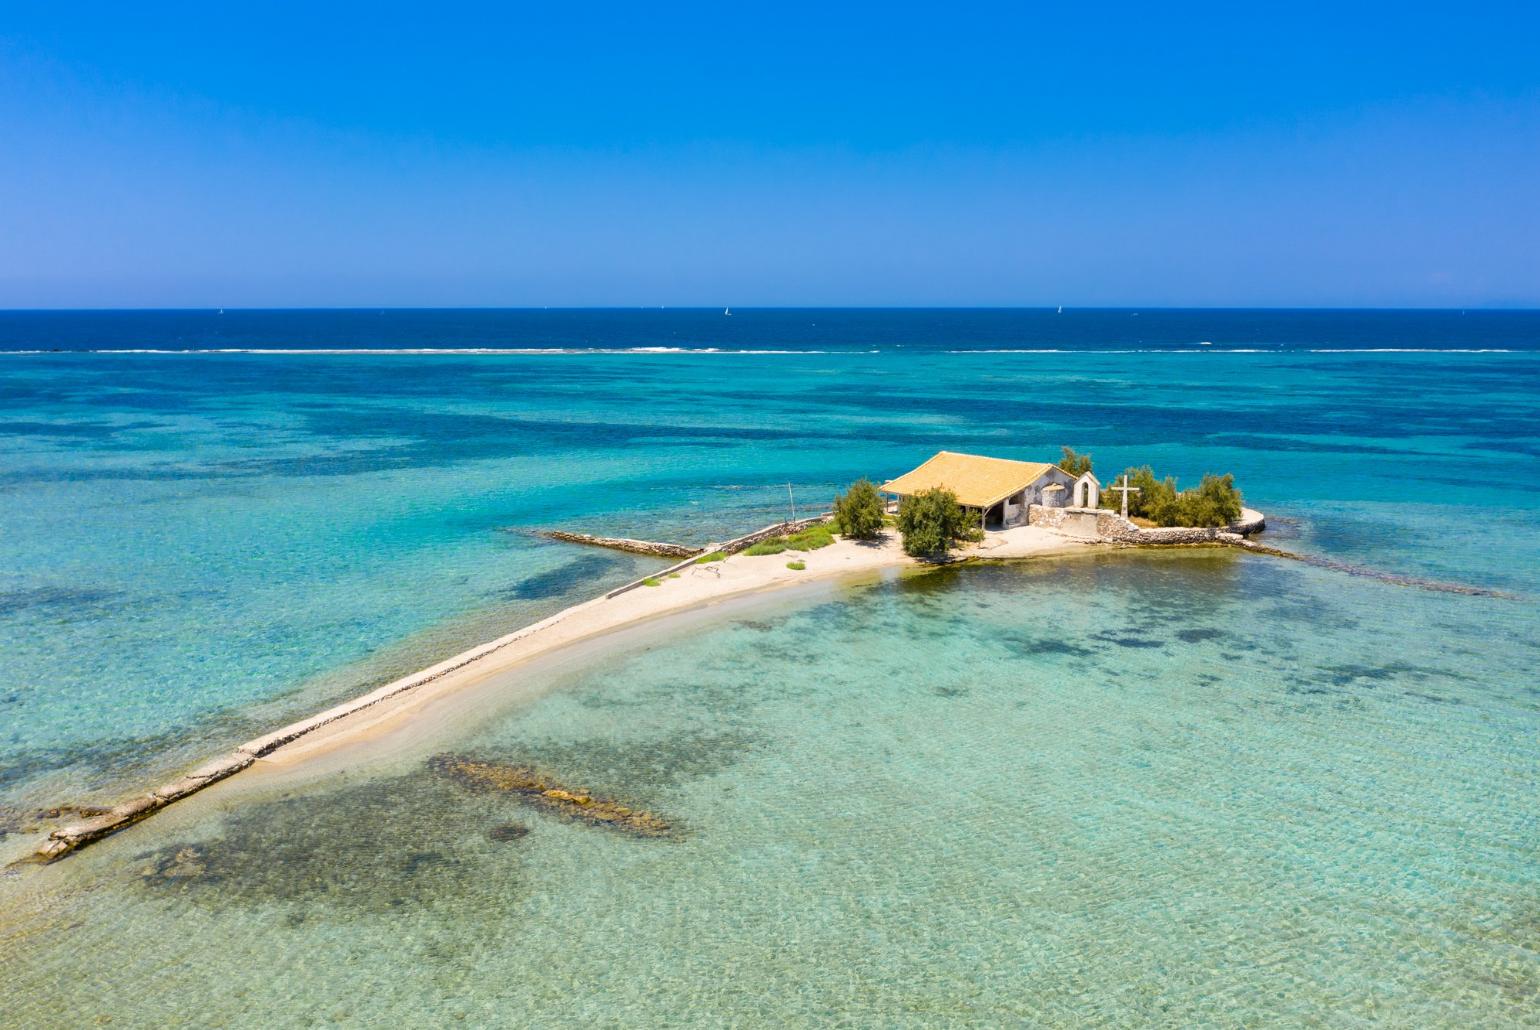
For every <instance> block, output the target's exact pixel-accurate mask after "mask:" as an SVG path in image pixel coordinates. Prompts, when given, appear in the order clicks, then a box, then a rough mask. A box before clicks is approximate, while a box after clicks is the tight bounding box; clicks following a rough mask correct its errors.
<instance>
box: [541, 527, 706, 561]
mask: <svg viewBox="0 0 1540 1030" xmlns="http://www.w3.org/2000/svg"><path fill="white" fill-rule="evenodd" d="M537 535H538V536H543V537H545V538H546V539H548V540H560V541H561V542H562V543H567V544H586V545H588V546H590V547H608V548H609V549H610V550H612V551H625V552H627V553H629V554H646V555H651V556H652V557H654V558H693V557H695V556H696V555H697V554H700V553H702V552H701V549H700V548H699V547H687V546H685V545H684V544H668V543H660V542H658V541H656V540H632V539H630V538H629V537H622V536H594V535H593V534H591V533H569V532H568V531H566V530H564V529H542V530H539V531H538V533H537Z"/></svg>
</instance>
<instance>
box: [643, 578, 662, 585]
mask: <svg viewBox="0 0 1540 1030" xmlns="http://www.w3.org/2000/svg"><path fill="white" fill-rule="evenodd" d="M662 585H663V581H662V580H661V579H659V578H658V577H657V576H648V577H647V578H646V579H644V580H642V586H644V587H660V586H662Z"/></svg>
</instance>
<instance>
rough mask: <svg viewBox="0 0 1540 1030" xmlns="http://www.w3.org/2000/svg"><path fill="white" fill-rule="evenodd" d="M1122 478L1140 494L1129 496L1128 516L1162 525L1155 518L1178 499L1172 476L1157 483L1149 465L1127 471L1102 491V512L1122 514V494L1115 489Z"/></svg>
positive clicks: (1174, 480)
mask: <svg viewBox="0 0 1540 1030" xmlns="http://www.w3.org/2000/svg"><path fill="white" fill-rule="evenodd" d="M1123 476H1127V477H1128V485H1129V486H1131V487H1134V488H1136V489H1137V490H1138V491H1139V492H1138V493H1131V494H1129V495H1128V514H1130V515H1132V516H1135V517H1143V518H1147V519H1150V520H1152V521H1155V522H1159V521H1160V520H1159V519H1158V518H1156V517H1155V513H1156V512H1157V511H1160V510H1162V509H1163V508H1165V507H1166V506H1167V505H1169V504H1171V503H1172V502H1173V501H1174V500H1175V499H1176V479H1175V478H1173V477H1171V476H1167V477H1166V478H1165V479H1156V478H1155V472H1154V470H1153V469H1151V468H1150V467H1149V466H1148V465H1144V466H1142V467H1140V468H1128V469H1124V470H1123V475H1120V476H1118V477H1117V478H1116V479H1115V480H1113V481H1112V482H1111V483H1109V484H1107V485H1106V486H1104V487H1102V507H1103V508H1106V509H1108V510H1109V511H1121V510H1122V508H1123V494H1122V491H1120V490H1117V489H1115V487H1116V486H1117V485H1118V484H1120V483H1122V482H1123Z"/></svg>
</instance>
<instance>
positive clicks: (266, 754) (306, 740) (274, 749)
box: [21, 526, 1110, 862]
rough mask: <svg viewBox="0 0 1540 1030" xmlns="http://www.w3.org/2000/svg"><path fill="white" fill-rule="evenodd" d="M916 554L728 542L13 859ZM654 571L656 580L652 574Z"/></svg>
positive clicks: (1029, 540)
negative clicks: (631, 639) (559, 658)
mask: <svg viewBox="0 0 1540 1030" xmlns="http://www.w3.org/2000/svg"><path fill="white" fill-rule="evenodd" d="M768 528H773V527H767V529H768ZM765 533H766V530H760V531H757V532H756V533H753V534H749V536H750V537H759V536H761V535H763V534H765ZM740 539H744V538H740ZM986 543H987V545H988V546H987V547H983V548H981V547H980V546H978V545H971V546H969V547H966V548H963V549H962V550H961V551H960V552H959V553H958V556H957V560H960V561H966V560H968V559H972V558H985V559H990V560H995V559H1025V558H1036V557H1056V556H1063V555H1069V554H1075V553H1087V552H1090V551H1100V550H1106V549H1110V548H1109V545H1107V544H1103V543H1097V542H1094V541H1086V540H1076V539H1070V538H1066V537H1064V536H1060V535H1059V534H1056V533H1053V532H1051V531H1049V530H1046V529H1042V528H1039V527H1028V526H1022V527H1018V528H1016V529H1012V530H1007V531H1005V532H1002V533H994V534H991V537H990V539H989V540H988V541H986ZM793 560H795V561H799V562H802V563H804V564H805V568H804V569H800V570H793V569H790V568H788V567H787V563H788V562H789V561H793ZM927 564H928V563H925V562H921V561H919V560H917V559H914V558H911V557H909V556H908V555H905V554H904V553H903V551H902V549H901V548H900V546H899V543H898V540H897V536H896V534H893V533H891V532H890V533H886V534H884V536H883V538H882V539H881V540H880V541H879V542H877V543H870V544H868V543H859V542H855V541H849V540H844V539H838V540H836V542H835V543H834V544H832V545H830V546H828V547H824V548H820V549H818V550H815V551H786V552H782V553H780V554H773V555H754V556H750V555H745V554H733V555H731V556H729V557H728V558H726V559H723V560H721V561H717V562H711V563H707V564H697V563H696V562H695V560H694V559H690V560H688V561H687V562H685V563H682V564H680V565H676V566H673V567H671V568H669V569H663V570H660V571H659V572H657V573H655V574H653V575H652V576H649V577H646V579H644V580H639V581H637V582H636V583H633V584H627V585H626V586H625V587H622V588H619V589H617V590H611V591H609V592H607V593H604V594H600V595H599V596H597V597H593V598H590V599H589V600H586V601H581V602H578V603H577V604H574V605H571V606H570V607H567V608H564V609H562V610H561V611H559V612H557V613H555V614H554V615H551V616H548V617H547V618H545V619H542V620H540V621H538V622H534V623H531V624H529V625H527V626H523V627H520V628H518V629H515V630H513V631H512V632H510V633H507V634H505V635H503V636H501V637H498V638H496V639H494V640H491V641H488V642H486V643H483V644H479V645H477V646H475V647H472V648H469V649H467V650H465V651H462V652H460V653H459V654H456V655H454V656H452V657H450V658H447V659H445V660H443V661H441V662H438V663H436V664H434V665H431V666H429V667H427V668H425V669H421V670H418V671H417V672H414V673H412V674H410V675H407V676H404V677H401V678H399V679H396V680H393V681H392V682H390V683H386V684H384V685H383V686H380V687H377V688H375V689H374V690H372V691H369V692H368V693H366V694H363V695H360V696H359V697H355V698H352V699H349V700H347V701H344V702H342V703H340V704H337V705H333V706H332V707H330V708H327V709H325V710H323V711H321V712H318V713H315V714H313V715H311V716H308V717H306V718H304V719H301V720H298V721H296V722H292V723H289V724H288V725H286V726H283V727H281V728H279V729H276V730H273V731H271V732H269V733H266V734H263V735H261V736H259V737H255V738H253V739H251V740H248V741H246V742H245V743H243V744H240V745H238V746H237V747H236V748H235V749H234V750H232V751H231V752H229V753H227V754H225V755H223V756H221V757H218V758H214V759H212V760H210V761H208V762H205V763H203V764H202V765H200V766H198V767H197V768H195V769H193V770H191V771H190V772H187V773H185V774H184V775H182V776H181V777H179V778H177V779H175V780H173V781H171V782H170V783H167V784H164V785H162V786H161V787H159V788H157V789H155V790H151V791H148V792H146V793H144V794H141V795H138V796H136V797H133V798H131V799H129V800H127V801H124V802H122V803H120V804H118V805H115V806H113V807H112V808H110V809H109V810H108V811H107V812H105V813H102V814H98V815H93V816H91V817H89V818H85V819H79V820H76V821H74V822H71V823H68V824H66V825H64V826H60V827H57V828H55V829H53V830H52V831H51V832H49V833H48V834H47V836H46V837H45V838H44V839H43V840H42V841H41V842H40V843H39V844H38V845H37V846H36V847H35V848H34V849H31V851H30V854H29V855H28V856H26V857H23V858H22V859H21V860H22V861H29V860H30V861H42V862H52V861H56V860H57V859H60V858H63V857H65V856H67V855H69V854H71V853H73V852H74V851H76V850H78V849H79V848H82V847H85V846H87V845H89V844H91V843H94V842H95V841H98V840H100V839H102V838H104V837H107V836H110V835H112V834H114V833H117V832H119V831H120V830H123V829H126V828H128V827H130V826H132V825H133V824H134V823H136V822H139V821H141V820H143V819H145V818H148V817H149V816H151V815H153V814H155V813H156V812H158V811H160V810H162V809H164V808H166V807H167V806H169V805H171V804H174V803H176V802H177V801H180V800H182V799H183V798H186V797H189V796H191V795H193V794H196V793H199V792H201V791H203V790H204V789H206V788H208V787H211V786H213V785H214V784H216V783H219V782H222V781H224V780H226V779H229V778H230V777H233V776H235V775H236V774H238V773H240V772H243V771H244V770H246V769H249V768H252V767H253V766H257V765H259V764H260V765H261V766H262V767H264V768H269V769H278V768H285V767H293V766H297V765H299V764H302V763H304V762H307V761H309V760H311V759H312V758H314V757H316V756H318V755H320V754H324V753H326V752H328V751H332V750H336V749H339V748H341V747H344V746H346V745H348V744H350V743H354V742H360V741H364V740H368V739H372V738H375V737H379V736H382V735H385V734H388V733H391V732H394V731H396V730H398V729H400V728H403V727H404V726H405V725H406V723H407V722H409V721H410V719H411V718H413V717H414V716H415V715H416V714H417V713H418V712H420V710H421V709H422V708H424V707H425V706H427V705H429V704H431V703H433V702H434V701H436V700H439V699H441V698H443V697H446V696H448V695H451V694H456V693H459V692H461V691H463V690H466V689H468V688H470V687H473V686H476V685H478V684H481V683H483V682H484V681H486V680H488V679H491V678H493V677H498V676H502V675H505V674H507V673H509V672H511V671H513V670H515V669H517V668H518V667H520V666H522V665H524V664H526V663H528V662H530V661H532V660H534V659H536V658H542V657H547V656H550V655H552V654H553V653H555V652H558V651H561V650H563V649H566V648H569V647H573V646H575V645H578V644H581V643H585V642H588V641H592V640H594V639H595V638H598V637H602V636H605V635H608V634H611V633H614V632H615V631H617V630H621V629H624V628H627V627H630V626H633V625H636V624H640V623H644V622H650V621H654V620H658V619H662V618H666V617H669V616H674V615H677V614H679V613H681V612H687V611H690V610H695V609H703V608H708V607H710V606H712V605H714V604H716V603H719V602H721V601H724V600H728V599H732V598H739V597H744V596H747V595H751V594H760V593H766V592H770V591H775V590H780V589H785V588H787V587H791V586H795V585H798V584H810V583H815V582H818V581H820V580H831V579H838V578H854V577H859V576H863V575H870V574H874V573H880V572H883V571H886V570H903V569H905V568H925V567H927ZM659 577H663V578H659ZM654 582H655V583H656V584H657V585H655V586H654V585H651V584H652V583H654Z"/></svg>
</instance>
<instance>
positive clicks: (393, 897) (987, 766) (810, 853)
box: [0, 556, 1540, 1026]
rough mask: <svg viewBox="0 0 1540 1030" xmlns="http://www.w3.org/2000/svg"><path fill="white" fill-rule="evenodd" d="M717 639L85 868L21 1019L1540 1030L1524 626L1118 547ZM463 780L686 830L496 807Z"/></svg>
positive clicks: (36, 971) (625, 654)
mask: <svg viewBox="0 0 1540 1030" xmlns="http://www.w3.org/2000/svg"><path fill="white" fill-rule="evenodd" d="M706 629H707V630H709V632H701V627H698V626H697V627H692V628H691V629H690V630H689V631H688V632H680V633H677V634H673V635H671V636H668V637H665V638H663V639H655V640H652V641H650V642H648V643H646V644H638V643H633V644H632V645H631V646H629V647H628V648H627V649H625V650H623V651H621V652H619V653H615V654H611V655H608V656H605V657H603V658H600V659H595V660H593V661H591V662H590V663H588V664H587V665H586V666H584V667H581V668H578V669H575V670H566V671H562V672H551V673H546V674H544V677H543V678H544V682H542V683H541V684H539V686H540V687H541V688H542V689H548V690H549V691H550V692H549V693H546V694H545V695H544V696H543V697H542V698H541V699H540V700H538V701H535V702H533V703H530V704H525V705H518V706H514V707H513V708H512V709H511V710H504V711H501V712H498V713H496V714H495V715H492V716H491V717H489V718H488V719H486V720H478V721H476V722H472V723H470V724H467V725H462V726H460V727H459V728H457V729H455V730H453V731H450V732H446V733H444V734H443V735H441V737H440V738H439V739H436V740H429V741H424V742H423V744H422V746H421V748H420V749H419V751H418V752H414V753H412V754H409V755H401V754H395V755H393V756H392V757H391V758H390V759H389V760H388V761H385V762H383V763H380V764H378V765H364V766H361V767H355V768H354V769H353V771H351V772H350V773H348V774H346V775H343V776H341V777H338V778H334V779H332V780H331V781H329V782H328V784H327V785H326V786H324V787H322V788H321V789H319V790H311V791H305V790H294V791H286V792H285V793H283V794H281V795H277V796H271V797H266V798H261V797H259V798H255V799H254V798H250V797H247V798H242V799H241V800H240V803H238V804H237V803H235V802H234V801H218V800H217V799H215V798H214V795H212V794H211V795H205V796H204V797H205V798H206V799H209V803H208V804H206V805H204V806H203V807H202V809H201V810H200V811H198V813H197V814H196V817H194V816H193V815H192V814H191V813H188V814H187V815H186V816H185V817H182V816H178V817H173V816H171V815H168V816H165V817H161V818H157V819H156V820H152V821H151V822H150V823H148V824H146V825H144V826H142V827H140V828H137V829H136V830H135V831H134V832H133V833H132V834H125V835H122V836H120V837H118V838H115V839H113V840H112V841H109V842H107V843H105V844H102V845H98V846H97V847H95V848H93V849H91V850H89V851H87V852H85V853H83V854H82V855H80V856H78V857H76V858H73V859H71V860H70V861H69V863H66V865H65V866H59V867H55V868H54V869H53V870H50V871H49V872H50V873H57V872H66V871H67V879H66V878H64V877H61V878H60V880H58V881H55V884H54V885H53V886H52V887H51V888H50V889H48V890H46V891H43V892H42V893H40V894H36V895H30V896H29V897H28V899H27V904H26V911H25V913H24V916H25V919H26V920H27V921H28V925H29V926H30V927H31V928H32V929H33V930H34V931H35V935H29V934H24V933H16V932H14V931H13V932H12V933H11V934H10V935H9V936H8V937H6V938H4V939H3V940H0V958H3V961H4V962H5V964H6V968H7V980H8V991H9V992H10V994H11V996H12V998H13V999H14V1004H15V1007H13V1008H11V1009H10V1011H9V1013H8V1018H10V1019H12V1020H14V1021H15V1025H18V1026H19V1025H39V1024H40V1023H48V1022H50V1021H51V1020H52V1019H54V1018H56V1017H57V1015H58V1014H59V1013H61V1012H68V1013H69V1014H70V1015H71V1017H72V1018H73V1019H74V1020H75V1021H76V1022H77V1023H78V1022H85V1021H88V1020H90V1019H92V1018H95V1017H96V1016H97V1015H102V1014H110V1015H112V1016H114V1017H115V1018H116V1020H117V1021H127V1022H129V1023H130V1025H153V1024H164V1023H168V1022H169V1023H174V1022H177V1021H179V1020H180V1019H182V1018H185V1017H186V1015H187V1013H188V1012H189V1006H190V1005H192V1004H194V1002H193V999H196V1011H197V1014H198V1018H199V1020H200V1022H203V1023H205V1024H206V1025H258V1024H261V1025H317V1024H327V1023H344V1024H350V1025H361V1024H369V1025H372V1024H374V1023H383V1022H386V1021H391V1022H406V1023H409V1024H414V1025H421V1024H442V1023H446V1022H450V1021H454V1020H460V1019H464V1020H466V1021H469V1022H471V1023H473V1024H483V1025H485V1024H489V1023H518V1024H522V1025H621V1024H625V1025H638V1024H642V1025H676V1024H686V1025H723V1024H733V1023H753V1024H759V1025H764V1024H777V1025H784V1024H791V1025H803V1024H822V1023H828V1022H844V1023H848V1024H851V1025H872V1024H895V1023H897V1024H913V1025H949V1024H982V1025H999V1024H1001V1023H1016V1022H1026V1023H1034V1024H1050V1025H1052V1024H1065V1025H1109V1026H1126V1025H1130V1024H1149V1023H1158V1024H1173V1025H1193V1024H1195V1023H1202V1024H1224V1025H1241V1024H1247V1025H1264V1024H1265V1025H1277V1024H1279V1023H1295V1024H1305V1023H1310V1024H1319V1023H1322V1022H1325V1023H1329V1024H1334V1025H1355V1024H1358V1023H1363V1022H1369V1021H1376V1020H1378V1021H1384V1022H1387V1023H1389V1024H1391V1025H1401V1026H1437V1025H1488V1026H1491V1025H1521V1024H1524V1023H1526V1022H1532V1021H1533V1016H1534V1012H1535V1011H1536V1009H1535V1001H1536V997H1537V991H1540V961H1537V959H1540V956H1537V953H1536V950H1535V945H1536V937H1535V931H1536V927H1537V918H1540V909H1537V908H1536V904H1535V899H1536V898H1537V897H1540V893H1537V889H1540V869H1537V867H1536V863H1535V853H1534V845H1535V828H1536V814H1537V801H1536V799H1537V797H1540V793H1537V790H1536V788H1537V786H1540V784H1537V779H1540V755H1537V752H1536V748H1535V736H1534V729H1535V719H1536V709H1537V700H1540V699H1537V691H1536V689H1535V685H1534V681H1533V677H1532V675H1531V673H1530V670H1531V669H1532V667H1533V665H1534V662H1535V659H1536V657H1537V654H1536V646H1535V642H1534V638H1533V634H1532V630H1533V626H1532V624H1530V623H1528V622H1526V617H1525V616H1522V615H1521V614H1520V613H1519V610H1518V609H1517V608H1515V607H1514V606H1512V605H1511V604H1505V603H1503V602H1499V601H1493V600H1489V599H1469V598H1453V597H1442V596H1433V597H1428V596H1425V595H1421V594H1417V593H1413V592H1411V591H1408V590H1405V589H1402V588H1395V587H1390V586H1386V585H1382V584H1377V583H1365V582H1360V581H1352V580H1349V581H1346V582H1344V581H1343V580H1342V578H1341V577H1340V576H1337V575H1335V574H1332V573H1329V572H1325V571H1322V570H1316V569H1310V568H1302V567H1299V566H1293V565H1284V564H1279V563H1274V562H1268V561H1265V560H1259V559H1254V558H1245V559H1241V558H1235V557H1231V556H1207V557H1190V556H1182V557H1166V556H1160V557H1153V558H1127V557H1123V556H1115V557H1111V558H1103V559H1092V560H1076V561H1071V562H1064V563H1059V564H1057V565H1052V566H1050V565H1040V566H1037V567H1031V566H1028V567H996V568H975V569H966V570H961V571H959V572H957V573H953V574H942V575H933V576H923V577H919V578H906V579H898V580H889V581H886V582H884V583H880V584H877V585H875V586H869V587H859V588H844V589H839V590H836V591H834V592H831V593H828V594H825V595H821V596H816V597H813V598H804V599H799V600H798V601H796V602H768V603H766V604H765V605H763V606H761V607H760V608H759V609H757V610H752V611H748V612H739V613H737V614H735V615H734V616H732V617H731V618H730V619H727V620H726V621H719V622H717V623H716V624H713V625H708V626H707V627H706ZM440 750H448V751H452V752H454V753H457V754H464V755H470V756H474V757H477V758H482V759H487V760H495V761H504V762H512V763H518V764H532V765H535V766H537V767H539V768H541V769H543V770H547V771H548V773H549V774H550V775H552V776H554V777H556V778H557V779H559V780H560V781H561V782H564V783H566V784H570V785H582V786H585V787H588V788H590V789H591V790H594V791H596V792H600V793H603V794H605V795H608V796H610V797H613V798H615V799H617V800H620V801H622V802H623V803H625V804H627V805H628V806H631V807H634V808H641V809H645V810H647V811H650V812H653V813H656V814H658V815H659V816H661V817H663V818H665V819H667V820H668V821H669V822H670V823H671V824H673V825H674V826H675V828H676V836H675V837H674V838H673V839H665V840H656V839H636V838H631V837H627V836H625V835H622V834H618V833H616V832H613V831H610V830H606V829H603V828H598V827H595V826H591V825H585V824H580V823H572V822H566V821H563V820H562V819H560V818H558V817H557V816H555V815H553V814H551V813H548V812H544V811H541V810H537V809H533V808H530V807H529V806H528V805H526V804H524V803H522V802H521V801H520V800H518V799H517V798H512V797H506V796H501V795H489V794H485V793H477V792H474V791H468V790H466V789H464V788H463V787H462V786H460V785H458V784H457V783H455V782H452V781H450V780H447V779H444V778H442V777H440V776H438V775H436V774H435V773H433V772H432V771H430V770H429V768H428V766H427V762H426V759H427V757H428V755H429V754H432V753H436V752H438V751H440ZM510 823H511V824H515V825H517V826H521V827H524V828H525V829H527V830H528V833H527V835H525V836H523V837H520V838H517V839H514V840H507V841H498V840H495V839H493V836H492V834H493V831H494V830H495V829H496V828H497V827H499V826H504V825H507V824H510ZM504 835H505V836H506V834H504ZM64 884H67V886H65V885H64ZM34 889H35V890H39V891H42V888H40V887H39V888H34ZM34 905H35V906H38V907H39V908H40V910H36V911H35V910H34ZM17 915H18V916H21V915H23V913H22V912H20V911H18V913H17Z"/></svg>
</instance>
